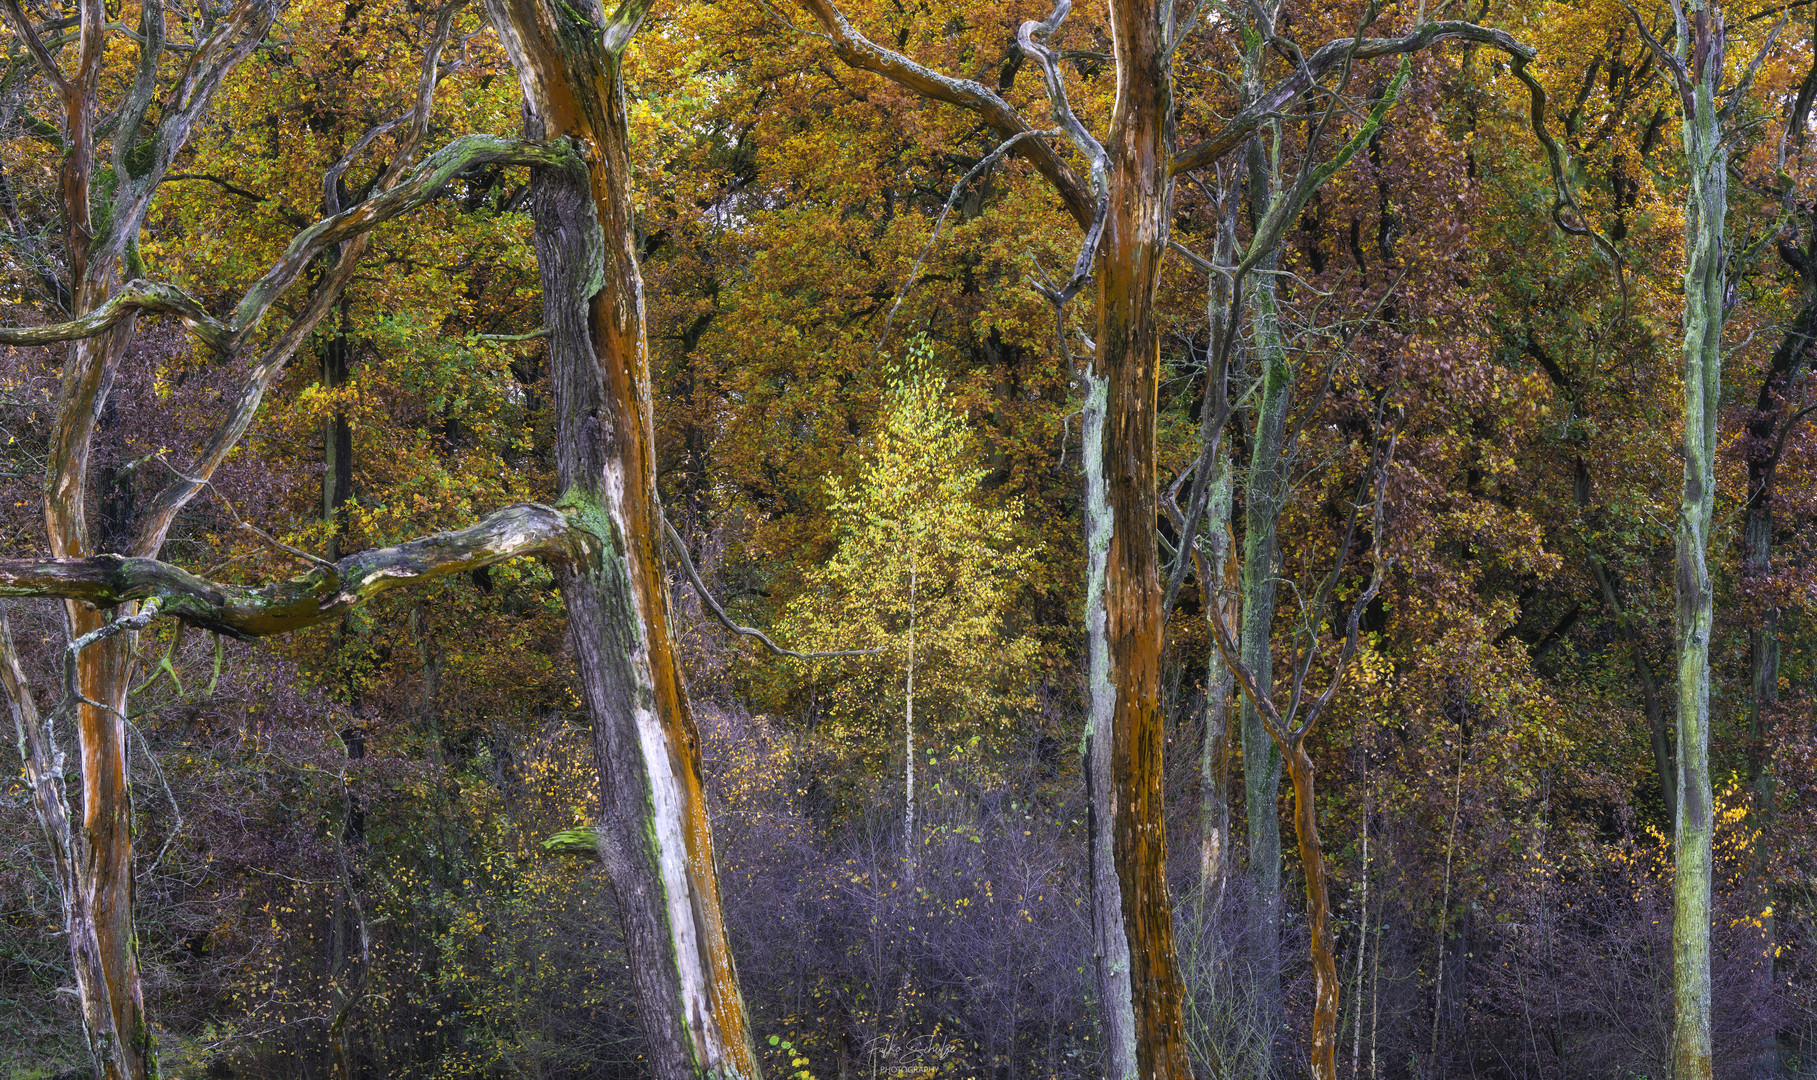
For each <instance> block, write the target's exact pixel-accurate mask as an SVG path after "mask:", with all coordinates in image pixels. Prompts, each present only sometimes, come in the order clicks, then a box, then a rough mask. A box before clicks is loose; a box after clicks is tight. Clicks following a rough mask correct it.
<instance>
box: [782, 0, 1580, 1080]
mask: <svg viewBox="0 0 1817 1080" xmlns="http://www.w3.org/2000/svg"><path fill="white" fill-rule="evenodd" d="M802 6H803V8H804V9H805V10H806V11H807V12H808V14H809V15H810V16H811V17H812V18H813V19H814V20H815V22H816V24H817V25H818V26H819V28H820V31H821V32H822V33H823V34H824V36H825V37H826V38H827V39H828V40H829V42H830V43H831V45H832V47H833V50H834V52H835V53H836V54H837V55H838V56H839V58H840V59H841V60H842V61H843V62H845V63H846V64H847V65H848V66H850V67H853V68H858V69H861V70H867V71H871V72H875V73H877V74H879V75H882V76H883V77H885V78H887V79H889V80H891V81H893V82H896V83H898V84H899V85H901V86H903V87H905V88H907V89H909V90H911V91H913V92H915V93H917V94H919V95H921V96H923V97H925V98H928V99H931V100H933V101H939V102H944V103H947V104H950V105H954V106H957V107H959V108H961V109H965V110H967V111H969V112H971V113H973V114H974V115H976V116H977V117H978V118H979V119H980V120H982V121H983V122H984V123H985V124H987V125H989V126H990V128H991V129H992V130H993V131H995V132H996V133H997V135H998V137H999V138H1002V139H1004V140H1005V142H1006V144H1008V145H1009V146H1010V147H1011V148H1013V149H1014V150H1015V151H1016V153H1018V154H1020V155H1021V156H1022V157H1024V158H1026V159H1027V160H1028V161H1029V162H1030V163H1031V164H1032V165H1033V166H1034V167H1035V169H1036V170H1037V171H1038V172H1040V173H1041V175H1042V176H1044V177H1046V178H1047V179H1048V181H1049V182H1050V183H1051V184H1052V185H1053V187H1054V190H1055V193H1056V194H1057V195H1058V196H1059V198H1060V200H1061V201H1062V203H1063V204H1064V205H1065V207H1066V209H1067V210H1068V211H1069V212H1070V213H1071V214H1072V216H1073V218H1074V219H1075V220H1076V221H1077V222H1078V223H1079V225H1080V227H1081V228H1083V229H1084V230H1085V241H1084V244H1083V245H1082V246H1081V248H1080V252H1079V256H1078V258H1077V260H1076V261H1075V263H1074V265H1073V267H1072V270H1071V273H1070V275H1069V276H1068V277H1067V278H1066V279H1065V280H1064V281H1050V282H1048V283H1046V284H1045V285H1044V286H1043V289H1044V291H1045V292H1046V293H1047V295H1048V296H1049V298H1050V300H1051V301H1052V302H1053V303H1054V305H1055V307H1056V308H1057V309H1059V308H1062V307H1063V306H1064V304H1065V303H1066V302H1067V301H1068V300H1069V299H1070V298H1072V297H1073V296H1074V295H1076V294H1078V293H1079V292H1080V291H1081V290H1082V289H1084V287H1085V286H1086V285H1087V284H1094V285H1095V313H1094V316H1095V319H1096V332H1095V333H1094V334H1092V335H1091V341H1092V348H1091V351H1090V353H1089V355H1088V356H1087V357H1086V358H1085V359H1084V360H1083V361H1082V364H1081V371H1080V376H1079V377H1080V379H1081V382H1082V384H1083V386H1084V403H1083V408H1082V413H1083V417H1082V426H1083V428H1084V433H1085V450H1084V456H1085V533H1086V549H1087V569H1086V607H1085V627H1086V651H1087V668H1088V674H1087V687H1088V702H1089V703H1088V712H1089V715H1090V719H1089V723H1088V727H1087V740H1086V742H1087V747H1088V765H1087V769H1088V771H1089V773H1090V781H1089V788H1090V790H1091V792H1092V797H1093V799H1094V813H1093V815H1092V818H1091V849H1092V854H1091V859H1092V880H1093V882H1094V898H1093V903H1092V925H1093V930H1094V934H1095V935H1096V954H1097V955H1096V964H1097V978H1098V984H1099V1000H1100V1002H1101V1003H1102V1008H1103V1010H1104V1013H1103V1016H1102V1023H1103V1025H1104V1028H1103V1030H1104V1035H1105V1041H1106V1045H1107V1054H1108V1058H1107V1062H1108V1064H1107V1071H1108V1074H1109V1075H1110V1076H1112V1077H1115V1078H1117V1080H1122V1078H1123V1077H1128V1076H1134V1075H1142V1076H1183V1075H1185V1074H1186V1073H1187V1072H1188V1071H1189V1065H1188V1063H1187V1060H1186V1053H1185V1043H1184V1036H1183V1033H1182V1030H1181V1012H1180V1009H1181V988H1180V985H1179V978H1178V973H1177V970H1176V964H1175V961H1174V950H1173V940H1172V935H1173V915H1172V902H1171V899H1170V898H1169V895H1168V889H1167V882H1166V876H1165V872H1164V868H1165V861H1166V860H1165V854H1166V828H1165V824H1164V812H1163V811H1164V808H1163V800H1162V784H1161V780H1162V767H1161V766H1162V761H1161V758H1162V753H1161V750H1162V745H1163V742H1164V732H1163V730H1162V729H1163V717H1162V716H1161V713H1160V709H1159V703H1160V659H1161V638H1162V627H1163V623H1164V621H1165V611H1164V605H1163V602H1162V598H1163V587H1162V583H1161V581H1160V579H1159V561H1158V558H1157V554H1156V549H1155V540H1154V529H1155V522H1156V520H1157V517H1158V515H1159V514H1160V512H1161V507H1160V502H1159V493H1158V492H1157V490H1156V486H1155V476H1156V474H1155V460H1154V445H1155V417H1156V409H1155V402H1156V385H1157V379H1158V377H1159V374H1160V367H1159V334H1158V323H1157V316H1156V309H1155V296H1156V287H1157V284H1158V281H1159V276H1160V269H1161V264H1162V261H1163V259H1164V257H1165V254H1166V252H1167V250H1168V240H1169V232H1170V229H1171V226H1172V217H1173V189H1174V183H1175V180H1176V178H1177V177H1179V176H1182V175H1185V174H1188V173H1191V172H1193V171H1195V170H1197V169H1200V168H1203V167H1205V166H1207V165H1210V164H1212V163H1214V162H1216V161H1218V160H1219V159H1221V158H1222V157H1223V156H1224V155H1226V154H1228V153H1230V152H1232V151H1233V150H1236V149H1237V148H1239V147H1242V146H1244V145H1245V144H1246V143H1247V142H1248V141H1249V139H1250V138H1251V136H1252V135H1254V134H1255V133H1256V132H1257V131H1258V130H1260V129H1262V128H1263V127H1264V126H1265V125H1266V124H1268V123H1269V122H1271V120H1272V119H1273V118H1274V117H1276V116H1277V115H1278V114H1279V113H1280V111H1281V110H1283V109H1286V108H1288V107H1289V106H1291V105H1293V104H1294V103H1296V102H1299V101H1301V100H1303V99H1304V98H1305V97H1306V96H1307V95H1311V94H1314V93H1318V92H1322V91H1325V90H1326V89H1327V88H1326V87H1325V86H1323V85H1322V84H1321V83H1320V80H1321V79H1324V78H1326V77H1329V76H1332V75H1334V74H1337V75H1339V76H1340V77H1342V73H1347V72H1348V70H1349V68H1350V66H1351V65H1352V64H1353V63H1355V62H1357V61H1363V60H1368V59H1373V58H1377V57H1385V56H1401V55H1405V54H1408V53H1412V52H1418V51H1420V50H1422V49H1424V48H1426V47H1428V46H1430V45H1432V44H1433V43H1435V42H1438V41H1443V40H1448V39H1463V40H1469V41H1476V42H1481V43H1483V44H1487V45H1491V46H1493V47H1495V48H1498V49H1501V50H1502V51H1504V52H1506V53H1508V54H1509V56H1510V57H1511V58H1512V59H1513V61H1514V64H1515V67H1516V69H1517V71H1520V72H1521V73H1522V75H1523V77H1525V64H1526V63H1527V62H1528V61H1530V60H1531V59H1532V55H1533V54H1532V53H1531V51H1530V50H1528V49H1526V47H1525V46H1522V45H1520V44H1519V43H1518V42H1516V41H1515V40H1514V39H1513V38H1512V37H1510V36H1509V35H1508V34H1506V33H1504V32H1502V31H1498V30H1490V29H1486V28H1484V27H1480V26H1477V25H1475V24H1473V23H1467V22H1461V21H1434V22H1426V21H1424V20H1423V19H1422V20H1421V21H1420V22H1419V23H1418V24H1417V25H1416V26H1415V27H1414V28H1413V30H1412V31H1410V32H1409V33H1407V34H1405V35H1402V36H1400V37H1392V38H1367V37H1364V36H1363V34H1364V31H1366V30H1367V29H1368V28H1369V27H1370V26H1371V24H1372V23H1373V22H1374V20H1375V17H1376V15H1378V14H1379V9H1377V8H1375V7H1373V6H1372V7H1369V8H1367V9H1365V12H1364V14H1363V17H1362V18H1360V19H1359V20H1357V22H1356V23H1355V24H1354V25H1356V27H1357V29H1356V30H1355V31H1354V32H1353V33H1351V34H1350V35H1347V36H1344V37H1340V38H1337V39H1334V40H1331V41H1328V42H1327V43H1325V44H1323V45H1320V46H1318V47H1316V48H1310V49H1308V48H1305V47H1302V46H1300V45H1298V44H1297V43H1292V42H1290V41H1288V40H1287V39H1284V38H1279V37H1278V36H1277V34H1276V29H1277V27H1276V26H1274V25H1272V24H1270V25H1268V26H1266V27H1263V28H1260V29H1261V30H1262V37H1263V39H1264V41H1265V43H1266V45H1265V47H1267V48H1272V47H1273V46H1275V45H1277V44H1278V45H1279V47H1280V50H1281V52H1282V53H1284V54H1285V55H1288V56H1293V57H1296V58H1303V60H1302V61H1301V62H1298V63H1291V64H1288V65H1287V67H1288V74H1286V75H1284V76H1280V77H1277V78H1276V79H1275V80H1274V81H1273V82H1270V83H1266V84H1258V86H1257V87H1256V88H1254V89H1253V91H1252V92H1250V93H1248V94H1247V95H1246V97H1245V100H1243V101H1241V102H1240V103H1238V105H1237V107H1236V108H1235V109H1233V110H1232V116H1231V118H1230V119H1229V120H1227V121H1225V122H1224V123H1223V124H1221V125H1219V126H1217V127H1215V128H1213V129H1212V130H1211V131H1210V132H1209V133H1207V134H1206V135H1205V136H1204V137H1202V138H1201V139H1200V140H1199V141H1198V142H1196V143H1194V144H1192V145H1190V146H1187V147H1184V148H1181V147H1177V146H1176V140H1177V139H1178V129H1179V128H1181V127H1185V126H1186V124H1185V123H1184V121H1186V120H1189V119H1192V118H1187V117H1181V116H1179V115H1177V114H1176V100H1175V93H1174V81H1175V57H1176V54H1177V52H1178V50H1179V48H1180V47H1181V46H1182V44H1183V43H1184V42H1185V40H1186V37H1187V35H1189V34H1190V33H1191V31H1192V30H1193V28H1194V23H1195V19H1194V17H1193V16H1191V15H1188V16H1187V17H1186V18H1185V19H1179V18H1177V13H1176V12H1175V10H1174V7H1173V5H1172V4H1171V3H1167V2H1160V0H1127V2H1123V0H1119V2H1116V3H1112V4H1111V5H1110V8H1109V30H1110V34H1109V36H1110V40H1111V50H1112V51H1111V59H1112V62H1113V65H1114V78H1115V88H1116V89H1115V97H1114V107H1113V109H1112V111H1111V115H1110V117H1109V119H1108V125H1107V127H1106V128H1105V129H1104V130H1105V133H1106V134H1105V138H1104V140H1103V141H1102V142H1101V141H1099V139H1098V138H1097V136H1095V135H1094V134H1093V133H1092V131H1091V129H1090V127H1089V126H1088V125H1087V123H1086V122H1084V120H1082V119H1081V117H1080V116H1079V115H1078V114H1077V113H1076V112H1075V110H1074V107H1073V105H1072V104H1071V102H1070V100H1069V98H1068V91H1067V81H1066V77H1065V74H1064V70H1063V68H1062V67H1061V63H1060V61H1061V54H1060V53H1059V52H1058V51H1056V50H1055V48H1054V47H1053V46H1052V44H1051V41H1052V39H1053V37H1054V35H1055V34H1057V33H1058V32H1059V30H1060V29H1061V27H1062V25H1063V24H1064V23H1065V21H1066V19H1067V17H1068V16H1069V14H1070V13H1071V10H1072V5H1071V2H1070V0H1060V2H1059V3H1057V4H1056V5H1055V6H1054V8H1053V10H1052V11H1051V12H1050V13H1049V15H1048V16H1047V18H1045V19H1043V20H1039V21H1035V20H1029V21H1026V22H1023V23H1022V24H1021V26H1020V27H1019V28H1018V30H1017V35H1016V44H1017V48H1018V50H1019V51H1020V53H1021V56H1022V59H1023V60H1025V61H1027V62H1029V63H1032V64H1033V65H1034V66H1035V67H1036V69H1037V70H1038V73H1039V75H1040V77H1041V85H1042V88H1043V91H1044V97H1045V99H1046V100H1045V103H1046V106H1047V109H1048V111H1049V113H1050V114H1051V116H1052V118H1053V122H1054V123H1055V125H1056V127H1057V131H1055V132H1047V131H1042V130H1040V129H1037V128H1036V127H1034V126H1033V125H1032V124H1031V123H1029V122H1028V121H1027V120H1026V119H1025V118H1024V117H1023V115H1022V114H1021V113H1020V112H1019V111H1018V110H1017V109H1015V108H1014V107H1013V106H1011V105H1010V104H1009V103H1008V102H1007V101H1006V100H1005V99H1004V98H1003V97H1002V96H1001V95H1000V94H999V93H998V92H997V91H996V90H992V89H990V88H988V87H986V86H984V85H982V84H980V83H979V82H977V81H974V80H971V79H959V78H953V77H951V76H949V75H946V74H943V73H941V72H939V71H936V70H934V69H932V68H930V67H927V66H925V65H923V64H920V63H917V62H916V61H915V60H913V59H911V58H910V57H908V56H906V55H904V54H903V53H901V52H899V51H896V50H893V49H889V48H886V47H883V46H880V45H878V44H876V43H875V42H873V41H872V40H871V39H869V38H867V37H866V36H865V35H864V34H862V33H861V32H859V30H858V29H857V28H856V27H854V26H853V25H852V23H851V22H850V21H849V20H848V19H847V18H846V16H845V15H844V14H843V13H842V12H841V11H840V10H839V9H838V8H837V7H836V6H835V5H834V4H832V3H831V2H829V0H803V3H802ZM1009 71H1010V75H1011V77H1012V78H1013V75H1014V69H1013V68H1011V69H1009ZM1528 81H1529V82H1530V79H1529V80H1528ZM1532 86H1533V89H1534V92H1535V94H1536V104H1539V105H1540V108H1537V109H1536V112H1535V115H1536V116H1540V115H1543V101H1544V95H1543V92H1542V91H1540V90H1539V87H1538V85H1537V84H1536V83H1535V84H1532ZM1053 134H1060V135H1063V136H1064V138H1065V139H1066V140H1067V143H1068V144H1070V147H1071V149H1072V151H1073V152H1074V154H1075V155H1076V156H1077V159H1078V160H1079V161H1080V162H1081V163H1082V164H1083V167H1084V177H1083V178H1081V175H1080V173H1079V172H1078V171H1077V170H1076V167H1075V166H1074V165H1073V164H1072V163H1070V162H1069V161H1068V160H1067V159H1066V158H1065V157H1063V156H1062V155H1061V154H1060V153H1059V152H1058V151H1057V150H1056V149H1055V148H1054V147H1053V146H1051V145H1049V143H1048V138H1049V137H1050V136H1051V135H1053ZM1315 172H1317V170H1315ZM1327 175H1328V174H1327ZM1292 191H1293V192H1295V193H1299V185H1295V186H1294V188H1293V189H1292ZM1283 194H1285V193H1283ZM1300 194H1301V198H1302V200H1303V197H1304V193H1300ZM1300 205H1303V201H1302V202H1301V203H1299V204H1295V203H1294V201H1293V200H1292V199H1290V198H1287V199H1274V200H1272V201H1271V202H1270V207H1269V212H1270V214H1273V215H1277V216H1278V217H1279V218H1280V220H1279V222H1278V223H1277V227H1279V228H1284V227H1285V226H1286V225H1287V224H1290V223H1291V222H1292V220H1293V219H1294V217H1295V216H1297V213H1298V210H1299V206H1300ZM1289 207H1291V212H1289ZM1065 336H1066V335H1065V334H1064V333H1062V339H1064V338H1065ZM1211 381H1212V382H1213V383H1219V382H1221V375H1219V374H1214V375H1213V376H1212V380H1211ZM1211 472H1212V469H1211V468H1210V466H1209V464H1207V465H1206V466H1205V467H1203V468H1201V469H1200V475H1201V477H1202V483H1203V484H1208V483H1209V478H1210V475H1211ZM1202 507H1203V503H1202V502H1201V501H1200V499H1199V498H1195V500H1194V505H1193V506H1192V507H1191V508H1190V509H1189V512H1188V515H1187V534H1188V535H1191V534H1192V532H1193V530H1195V529H1196V527H1197V518H1198V516H1199V514H1200V513H1201V512H1202ZM1249 617H1251V615H1250V613H1249V612H1248V611H1247V610H1246V611H1245V618H1249Z"/></svg>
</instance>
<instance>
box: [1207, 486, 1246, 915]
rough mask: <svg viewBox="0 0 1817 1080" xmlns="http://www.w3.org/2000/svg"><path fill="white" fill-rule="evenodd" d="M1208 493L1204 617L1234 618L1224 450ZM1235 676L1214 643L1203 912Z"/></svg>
mask: <svg viewBox="0 0 1817 1080" xmlns="http://www.w3.org/2000/svg"><path fill="white" fill-rule="evenodd" d="M1213 468H1214V470H1215V472H1214V475H1213V479H1212V481H1211V483H1212V489H1211V497H1210V498H1209V499H1208V500H1207V501H1206V504H1205V531H1206V532H1207V533H1208V534H1209V540H1208V542H1207V544H1206V545H1205V546H1207V547H1209V548H1211V552H1210V554H1209V557H1201V558H1200V560H1199V564H1200V566H1199V580H1200V582H1201V583H1202V589H1203V591H1204V593H1205V617H1206V618H1208V619H1222V620H1224V625H1226V626H1228V625H1230V623H1231V622H1233V621H1235V617H1236V614H1237V611H1236V604H1237V601H1236V593H1237V564H1236V559H1235V557H1234V554H1233V552H1232V551H1231V550H1230V547H1231V537H1230V510H1231V489H1230V454H1229V452H1228V451H1227V450H1221V451H1220V452H1219V454H1218V456H1217V460H1216V461H1215V462H1214V463H1213ZM1235 683H1236V680H1235V678H1234V677H1233V676H1232V675H1231V673H1230V668H1229V667H1228V666H1227V665H1226V664H1225V663H1224V656H1223V654H1222V653H1220V652H1218V650H1217V648H1216V647H1213V648H1212V649H1211V657H1210V659H1209V660H1207V662H1206V669H1205V731H1204V737H1203V739H1202V740H1201V742H1200V745H1199V899H1200V904H1201V906H1202V907H1203V908H1204V910H1205V911H1207V912H1211V911H1216V910H1217V909H1218V908H1219V907H1220V906H1222V904H1223V902H1224V883H1225V880H1226V870H1227V865H1228V863H1229V861H1230V694H1231V690H1232V688H1233V687H1234V686H1235Z"/></svg>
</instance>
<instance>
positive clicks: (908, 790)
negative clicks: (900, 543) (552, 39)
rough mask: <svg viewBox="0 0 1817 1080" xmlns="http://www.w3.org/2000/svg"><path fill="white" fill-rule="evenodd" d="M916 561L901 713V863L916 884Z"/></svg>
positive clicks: (911, 569)
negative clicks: (902, 802)
mask: <svg viewBox="0 0 1817 1080" xmlns="http://www.w3.org/2000/svg"><path fill="white" fill-rule="evenodd" d="M918 576H919V575H917V574H916V573H915V567H914V564H913V563H910V565H909V626H908V676H907V679H906V681H905V682H904V685H903V688H902V693H903V713H902V748H903V751H904V752H905V754H906V755H907V760H906V762H905V763H904V766H903V773H902V790H903V795H904V798H905V801H904V804H903V811H902V863H903V873H904V875H905V878H904V880H906V881H907V882H908V884H909V887H910V888H913V887H914V884H915V853H916V849H917V848H918V847H919V846H920V845H918V844H917V843H915V586H916V585H917V584H918V582H917V580H916V579H917V577H918Z"/></svg>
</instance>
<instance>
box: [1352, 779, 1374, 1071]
mask: <svg viewBox="0 0 1817 1080" xmlns="http://www.w3.org/2000/svg"><path fill="white" fill-rule="evenodd" d="M1373 794H1374V790H1373V789H1372V788H1371V787H1370V786H1369V748H1368V747H1367V746H1364V747H1363V813H1362V822H1361V824H1362V829H1361V831H1362V834H1363V850H1362V855H1361V856H1360V857H1359V858H1358V860H1357V877H1358V879H1359V880H1360V882H1361V886H1362V893H1363V895H1362V898H1361V903H1360V904H1359V906H1360V907H1361V909H1362V911H1361V914H1360V915H1359V916H1358V918H1357V927H1358V931H1357V938H1356V974H1355V975H1353V976H1351V979H1350V999H1351V1001H1352V1002H1354V1005H1353V1006H1352V1007H1353V1008H1354V1009H1355V1010H1356V1023H1355V1024H1353V1025H1352V1026H1351V1037H1350V1075H1351V1076H1352V1077H1353V1078H1354V1077H1356V1076H1359V1075H1361V1074H1360V1072H1359V1071H1358V1070H1359V1069H1361V1067H1362V1066H1361V1062H1362V1058H1363V962H1364V960H1365V959H1367V958H1368V956H1369V816H1370V814H1371V812H1372V811H1373V810H1374V806H1373V805H1372V804H1373V802H1374V799H1373V798H1372V795H1373Z"/></svg>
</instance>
